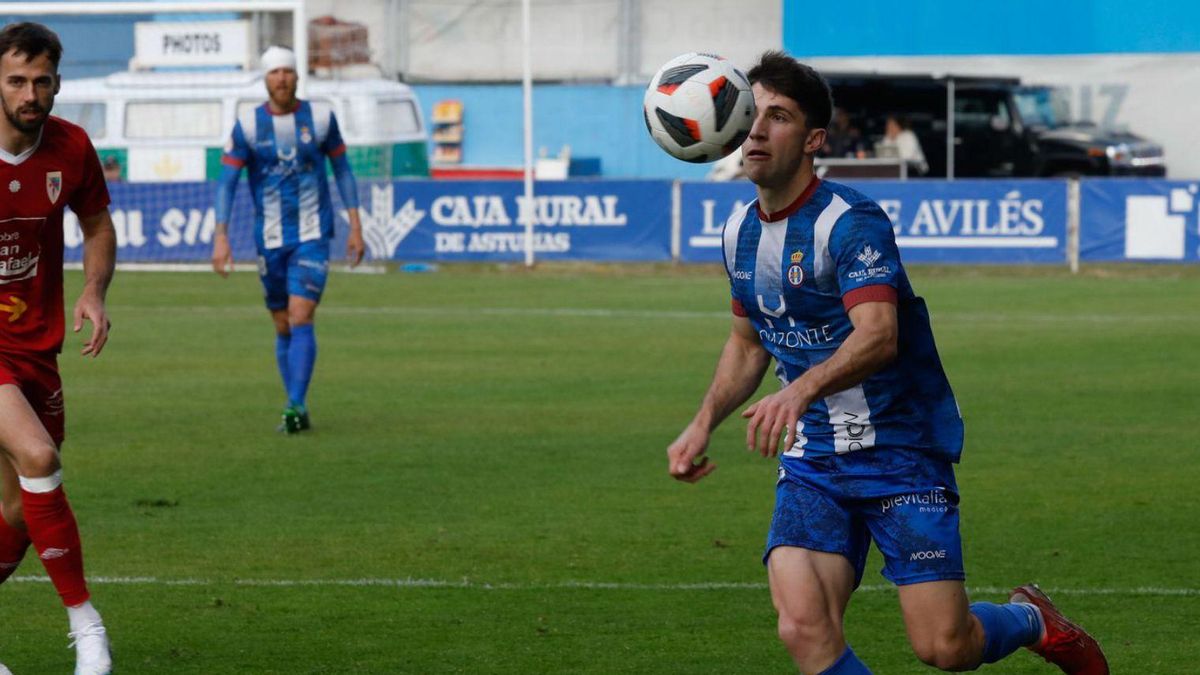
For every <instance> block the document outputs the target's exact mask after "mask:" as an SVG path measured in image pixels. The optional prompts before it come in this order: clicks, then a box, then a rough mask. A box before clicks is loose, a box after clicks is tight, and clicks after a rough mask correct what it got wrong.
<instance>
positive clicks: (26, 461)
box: [14, 441, 60, 478]
mask: <svg viewBox="0 0 1200 675" xmlns="http://www.w3.org/2000/svg"><path fill="white" fill-rule="evenodd" d="M14 454H15V455H16V460H17V468H18V473H20V474H21V475H22V476H24V477H26V478H44V477H46V476H49V475H50V474H52V473H54V472H55V471H58V469H59V467H60V465H59V462H58V448H56V447H54V444H53V443H50V442H48V441H34V442H31V443H29V444H27V445H25V446H24V447H22V448H20V449H18V450H17V452H16V453H14Z"/></svg>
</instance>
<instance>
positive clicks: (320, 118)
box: [309, 101, 333, 145]
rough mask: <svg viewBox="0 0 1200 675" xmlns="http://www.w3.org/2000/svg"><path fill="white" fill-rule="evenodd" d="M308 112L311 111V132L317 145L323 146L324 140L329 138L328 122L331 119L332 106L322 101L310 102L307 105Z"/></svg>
mask: <svg viewBox="0 0 1200 675" xmlns="http://www.w3.org/2000/svg"><path fill="white" fill-rule="evenodd" d="M309 110H311V111H312V120H313V131H315V132H316V135H317V145H324V144H325V139H326V138H327V137H328V136H329V126H330V120H332V119H333V106H331V105H329V104H328V103H325V102H323V101H312V102H310V103H309Z"/></svg>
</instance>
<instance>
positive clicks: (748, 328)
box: [667, 316, 771, 483]
mask: <svg viewBox="0 0 1200 675" xmlns="http://www.w3.org/2000/svg"><path fill="white" fill-rule="evenodd" d="M770 361H771V356H770V354H768V353H767V351H766V350H765V349H763V346H762V343H760V342H759V340H758V333H757V332H755V330H754V327H753V326H752V325H751V324H750V320H749V319H747V318H745V317H742V316H735V317H734V318H733V326H732V328H731V330H730V331H729V339H728V340H726V341H725V347H724V348H723V349H722V350H721V357H720V359H718V360H717V370H716V372H715V373H714V374H713V379H712V383H711V384H710V385H709V387H708V392H707V393H706V394H705V395H704V401H703V402H702V403H701V404H700V409H699V410H698V411H697V412H696V416H695V417H694V418H692V421H691V423H690V424H688V426H687V428H686V429H684V430H683V433H681V434H680V435H679V438H677V439H675V442H674V443H672V444H671V446H670V447H669V448H667V461H668V470H669V471H670V473H671V476H673V477H674V478H676V479H677V480H682V481H686V482H689V483H694V482H696V481H698V480H700V479H701V478H703V477H705V476H707V475H708V474H709V473H711V472H712V470H713V469H715V468H716V465H715V464H710V463H709V462H708V458H707V457H705V456H704V453H705V451H706V450H707V449H708V440H709V437H710V436H711V435H712V432H713V430H714V429H716V428H717V425H719V424H720V423H721V421H722V420H724V419H725V418H726V417H728V416H729V415H730V413H732V412H733V411H734V410H736V409H737V407H738V406H740V405H741V404H742V403H745V402H746V400H747V399H749V398H750V396H751V395H753V394H754V392H755V391H756V390H757V389H758V385H759V384H760V383H761V382H762V377H763V373H764V372H766V369H767V365H768V364H769V363H770ZM697 460H699V461H697Z"/></svg>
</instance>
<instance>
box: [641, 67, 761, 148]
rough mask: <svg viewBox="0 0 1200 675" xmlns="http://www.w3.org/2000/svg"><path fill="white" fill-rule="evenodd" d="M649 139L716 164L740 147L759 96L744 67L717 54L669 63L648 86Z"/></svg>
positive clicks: (645, 111) (644, 106) (644, 103)
mask: <svg viewBox="0 0 1200 675" xmlns="http://www.w3.org/2000/svg"><path fill="white" fill-rule="evenodd" d="M642 113H643V115H644V116H645V119H646V129H647V130H649V131H650V137H651V138H653V139H654V142H655V143H658V145H659V147H661V148H662V149H663V150H666V151H667V152H668V153H669V154H670V155H671V156H673V157H676V158H678V159H682V160H684V161H687V162H697V163H700V162H715V161H717V160H718V159H721V158H722V157H724V156H726V155H728V154H729V153H731V152H733V151H734V150H737V149H738V148H739V147H741V145H742V142H743V141H745V140H746V136H749V135H750V126H751V125H752V124H754V94H753V93H751V91H750V82H749V81H748V80H747V79H746V76H745V75H743V74H742V72H741V71H740V70H738V69H737V68H734V67H733V64H731V63H729V62H728V61H726V60H725V59H723V58H721V57H720V56H717V55H715V54H699V53H696V52H691V53H688V54H684V55H683V56H677V57H675V58H673V59H671V60H670V61H667V63H666V65H664V66H663V67H662V68H661V69H660V70H659V71H658V72H657V73H655V75H654V78H653V79H651V80H650V86H648V87H646V96H645V97H644V98H643V99H642Z"/></svg>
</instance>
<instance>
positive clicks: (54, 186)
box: [46, 171, 62, 204]
mask: <svg viewBox="0 0 1200 675" xmlns="http://www.w3.org/2000/svg"><path fill="white" fill-rule="evenodd" d="M61 194H62V172H61V171H48V172H46V196H47V197H49V198H50V203H51V204H54V203H57V202H58V196H59V195H61Z"/></svg>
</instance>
